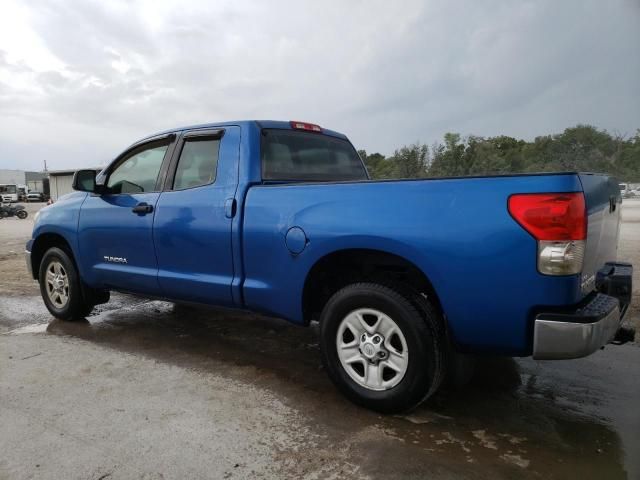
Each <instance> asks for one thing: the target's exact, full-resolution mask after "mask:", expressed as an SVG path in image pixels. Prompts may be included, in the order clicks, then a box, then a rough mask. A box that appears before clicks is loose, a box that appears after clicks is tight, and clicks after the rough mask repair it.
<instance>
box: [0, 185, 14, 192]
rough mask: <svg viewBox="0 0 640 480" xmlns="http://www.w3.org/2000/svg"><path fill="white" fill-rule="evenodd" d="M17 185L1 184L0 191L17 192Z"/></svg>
mask: <svg viewBox="0 0 640 480" xmlns="http://www.w3.org/2000/svg"><path fill="white" fill-rule="evenodd" d="M17 191H18V190H17V187H16V186H15V185H0V193H17Z"/></svg>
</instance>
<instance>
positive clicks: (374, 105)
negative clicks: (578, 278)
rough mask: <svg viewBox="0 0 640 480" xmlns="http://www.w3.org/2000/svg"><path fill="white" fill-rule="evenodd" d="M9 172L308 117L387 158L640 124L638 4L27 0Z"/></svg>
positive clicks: (9, 49) (4, 160)
mask: <svg viewBox="0 0 640 480" xmlns="http://www.w3.org/2000/svg"><path fill="white" fill-rule="evenodd" d="M4 12H5V14H4V15H3V16H2V17H1V18H0V168H10V167H22V168H39V167H40V166H41V164H42V160H44V159H47V161H48V163H49V165H50V168H65V167H76V166H82V165H98V164H101V163H104V162H107V161H108V160H109V159H110V158H112V157H114V156H115V155H116V154H117V153H118V152H119V151H121V150H122V149H124V148H125V147H126V146H127V145H128V144H129V143H131V142H133V141H135V140H136V139H138V138H140V137H142V136H144V135H147V134H149V133H153V132H154V131H157V130H162V129H165V128H170V127H173V126H179V125H188V124H194V123H201V122H208V121H219V120H232V119H241V118H275V119H285V120H286V119H291V118H295V119H303V120H308V121H312V122H316V123H319V124H321V125H324V126H327V127H329V128H332V129H336V130H339V131H343V132H345V133H346V134H347V135H349V136H350V138H351V139H352V141H353V142H354V144H355V145H356V147H358V148H365V149H367V150H368V151H381V152H383V153H390V152H392V151H393V150H394V149H395V148H396V147H398V146H400V145H402V144H405V143H410V142H413V141H416V140H420V141H424V142H427V143H431V142H432V141H434V140H437V139H439V138H440V137H441V136H442V134H443V133H444V132H446V131H457V132H461V133H463V134H470V133H473V134H478V135H496V134H509V135H515V136H522V137H525V138H532V137H534V136H536V135H540V134H546V133H552V132H557V131H561V130H562V129H564V128H566V127H567V126H571V125H575V124H576V123H590V124H594V125H596V126H599V127H601V128H607V129H609V130H615V131H619V132H623V133H624V132H626V133H633V132H634V131H635V129H636V128H639V127H640V95H639V94H640V87H639V85H640V56H639V55H638V54H637V47H638V45H640V5H639V4H638V3H637V2H636V1H632V0H614V1H611V2H599V1H596V0H590V1H586V2H579V1H574V2H553V1H550V0H546V1H545V0H541V1H523V2H508V1H506V0H505V1H497V0H494V1H488V2H475V1H473V0H465V1H454V2H425V1H421V0H413V1H407V2H397V3H393V2H383V1H364V0H362V1H352V2H340V1H337V0H332V1H325V2H309V3H305V2H293V1H286V2H285V1H276V2H268V3H267V2H258V1H257V0H254V1H248V0H247V1H224V2H204V1H202V2H188V3H187V4H183V3H181V2H177V1H176V2H171V1H152V0H141V1H139V2H129V1H120V2H99V1H84V0H82V1H81V0H64V1H63V0H59V1H44V0H40V1H34V2H29V3H28V6H25V4H23V3H22V2H18V1H17V0H13V1H10V2H9V3H8V4H7V5H6V6H5V7H4Z"/></svg>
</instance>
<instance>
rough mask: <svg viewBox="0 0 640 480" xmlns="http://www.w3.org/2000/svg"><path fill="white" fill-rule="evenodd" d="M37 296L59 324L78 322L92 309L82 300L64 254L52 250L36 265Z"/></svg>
mask: <svg viewBox="0 0 640 480" xmlns="http://www.w3.org/2000/svg"><path fill="white" fill-rule="evenodd" d="M39 280H40V293H41V295H42V299H43V300H44V304H45V305H46V307H47V309H48V310H49V312H50V313H51V315H53V316H54V317H56V318H59V319H60V320H81V319H83V318H84V317H86V316H87V315H88V314H89V313H91V310H92V309H93V304H91V303H88V302H86V301H85V300H84V297H83V295H82V289H81V286H80V276H79V275H78V271H77V269H76V266H75V264H74V263H73V260H71V258H70V256H69V254H67V252H65V251H64V250H62V249H60V248H57V247H52V248H50V249H49V250H47V251H46V253H45V254H44V256H43V257H42V262H41V263H40V272H39Z"/></svg>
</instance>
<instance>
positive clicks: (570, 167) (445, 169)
mask: <svg viewBox="0 0 640 480" xmlns="http://www.w3.org/2000/svg"><path fill="white" fill-rule="evenodd" d="M358 153H359V154H360V156H361V157H362V159H363V160H364V162H365V164H366V165H367V169H368V170H369V174H370V175H371V177H372V178H380V179H381V178H423V177H450V176H463V175H491V174H506V173H523V172H558V171H583V172H585V171H586V172H604V173H609V174H612V175H615V176H616V177H617V178H619V179H620V180H621V181H627V182H640V129H639V130H638V131H637V132H636V133H635V135H634V136H633V137H631V138H624V137H622V136H619V135H617V136H613V135H611V134H609V133H608V132H607V131H605V130H598V129H597V128H595V127H592V126H590V125H577V126H575V127H572V128H567V129H566V130H565V131H564V132H562V133H560V134H555V135H546V136H542V137H537V138H536V139H535V140H533V141H532V142H526V141H524V140H518V139H516V138H512V137H508V136H504V135H501V136H497V137H490V138H483V137H476V136H469V137H466V138H462V137H461V136H460V134H458V133H447V134H445V135H444V142H443V143H440V142H436V143H435V144H433V145H432V146H431V147H430V148H429V147H427V145H424V144H421V143H415V144H413V145H408V146H404V147H402V148H400V149H398V150H396V151H395V152H394V154H393V155H392V156H390V157H387V158H385V157H384V156H383V155H381V154H380V153H374V154H371V155H367V152H365V151H364V150H361V151H359V152H358Z"/></svg>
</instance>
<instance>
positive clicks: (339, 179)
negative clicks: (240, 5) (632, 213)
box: [26, 121, 632, 412]
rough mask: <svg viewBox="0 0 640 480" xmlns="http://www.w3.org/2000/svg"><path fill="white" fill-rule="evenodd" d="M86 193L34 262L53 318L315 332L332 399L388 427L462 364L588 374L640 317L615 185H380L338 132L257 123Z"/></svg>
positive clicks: (86, 182)
mask: <svg viewBox="0 0 640 480" xmlns="http://www.w3.org/2000/svg"><path fill="white" fill-rule="evenodd" d="M74 188H75V189H76V190H78V192H76V193H73V194H70V195H68V196H65V197H62V198H61V199H59V200H58V202H56V204H55V205H53V206H49V207H46V208H44V209H42V210H41V212H40V215H39V217H38V218H37V219H36V221H35V226H34V231H33V238H32V240H30V241H29V243H28V244H27V248H26V250H27V260H28V263H29V264H30V265H31V267H30V268H31V273H32V275H33V277H34V278H35V279H38V280H39V281H40V289H41V293H42V297H43V299H44V301H45V304H46V306H47V308H48V309H49V311H50V312H51V313H52V314H53V315H54V316H56V317H58V318H61V319H77V318H82V317H83V316H85V315H87V314H88V313H89V312H90V311H91V309H92V308H93V306H94V305H96V304H99V303H103V302H106V301H108V299H109V290H111V289H117V290H123V291H128V292H133V293H136V294H140V295H147V296H152V297H162V298H167V299H169V300H172V301H176V302H191V303H203V304H210V305H220V306H224V307H233V308H243V309H250V310H254V311H258V312H261V313H264V314H267V315H273V316H277V317H282V318H285V319H288V320H289V321H291V322H294V323H297V324H300V325H308V324H309V322H310V321H312V320H319V322H320V343H321V348H322V357H323V362H324V365H325V367H326V370H327V371H328V373H329V375H330V376H331V378H332V380H333V381H334V383H335V384H336V385H337V386H338V388H339V389H340V390H341V391H342V392H343V393H344V394H345V395H346V396H348V397H349V398H350V399H351V400H353V401H354V402H357V403H359V404H361V405H365V406H367V407H370V408H373V409H376V410H379V411H383V412H392V411H399V410H405V409H408V408H411V407H413V406H415V405H417V404H418V403H420V402H421V401H422V400H424V399H425V398H427V397H429V396H430V395H432V394H433V393H434V392H435V391H436V390H437V389H438V388H439V386H440V384H441V382H442V381H443V379H444V378H445V376H446V375H447V372H448V371H449V372H450V371H452V370H455V369H456V368H457V366H458V365H459V364H460V362H459V361H458V360H459V359H460V358H463V357H461V356H460V353H489V354H500V355H511V356H530V355H533V356H534V357H535V358H540V359H562V358H576V357H580V356H585V355H588V354H590V353H592V352H594V351H596V350H598V349H599V348H600V347H601V346H603V345H605V344H607V343H608V342H609V341H610V340H612V339H613V338H614V336H615V334H616V331H617V330H618V328H619V323H620V319H621V317H622V316H623V315H624V313H625V311H626V309H627V307H628V305H629V302H630V295H631V273H632V267H631V266H630V265H627V264H620V263H616V252H617V236H618V224H619V220H620V218H619V210H620V209H619V205H620V201H621V198H620V189H619V187H618V184H617V182H616V181H615V180H613V179H611V178H609V177H608V176H606V175H595V174H578V173H571V172H569V173H560V174H539V175H510V176H492V177H472V178H443V179H429V180H411V181H380V182H372V181H370V180H369V179H368V174H367V172H366V170H365V168H364V165H363V163H362V161H361V160H360V158H359V157H358V155H357V154H356V152H355V150H354V148H353V146H352V145H351V144H350V143H349V141H348V140H347V138H346V137H345V136H344V135H342V134H340V133H337V132H333V131H331V130H326V129H322V128H321V127H319V126H317V125H313V124H308V123H304V122H274V121H262V122H257V121H246V122H236V123H222V124H212V125H204V126H198V127H190V128H184V129H178V130H173V131H169V132H165V133H161V134H158V135H155V136H152V137H148V138H146V139H143V140H141V141H140V142H138V143H136V144H134V145H132V146H131V147H130V148H129V149H127V150H126V151H125V152H124V153H122V154H121V155H120V156H118V157H117V158H116V159H115V160H114V161H113V162H112V163H111V165H110V166H108V167H107V168H106V169H105V170H104V171H102V172H101V173H100V174H99V175H98V176H97V177H96V174H95V171H93V170H81V171H79V172H78V173H77V174H76V177H75V179H74ZM87 192H90V193H87Z"/></svg>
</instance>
